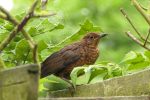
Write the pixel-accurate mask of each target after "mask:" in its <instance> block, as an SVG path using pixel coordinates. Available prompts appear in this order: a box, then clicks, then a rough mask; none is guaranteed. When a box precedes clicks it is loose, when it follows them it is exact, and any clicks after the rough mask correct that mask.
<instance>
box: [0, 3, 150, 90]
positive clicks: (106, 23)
mask: <svg viewBox="0 0 150 100" xmlns="http://www.w3.org/2000/svg"><path fill="white" fill-rule="evenodd" d="M13 2H14V6H13V8H12V9H11V11H10V13H11V14H12V15H13V16H14V17H15V18H17V20H19V21H20V20H21V19H22V18H23V17H24V15H25V13H26V11H27V10H28V8H29V7H30V5H31V3H32V2H33V0H13ZM139 2H140V3H141V4H142V5H144V6H145V7H147V6H148V0H139ZM121 7H124V8H125V9H126V11H127V12H128V15H129V16H130V18H131V19H132V20H133V22H134V24H135V25H136V26H137V29H139V30H140V32H141V33H143V34H142V35H146V33H148V32H147V30H148V29H149V26H148V25H147V23H146V21H145V20H144V19H143V18H142V16H141V15H140V14H138V12H137V10H136V9H135V8H134V7H133V6H132V3H131V1H130V0H105V1H103V0H65V1H64V0H49V2H48V4H47V9H46V10H44V11H42V10H41V9H40V5H39V6H38V7H37V8H36V13H39V14H45V13H54V12H55V13H57V14H56V15H55V16H51V17H47V18H36V19H31V20H30V21H29V22H28V24H27V25H26V26H25V28H24V29H25V30H26V31H27V32H28V33H29V34H30V35H31V36H32V37H33V39H34V40H35V41H36V42H37V43H38V52H39V58H40V61H41V62H42V61H43V60H44V59H45V58H46V57H47V56H49V55H50V54H51V53H53V52H54V51H57V50H59V49H60V48H62V47H63V46H64V45H67V44H70V43H72V42H74V41H78V40H79V39H80V38H81V37H82V36H83V35H84V34H85V33H86V32H88V31H102V30H103V32H105V33H108V34H109V36H108V37H107V38H105V39H103V40H102V41H101V43H100V45H99V48H100V52H101V54H100V57H99V59H98V60H97V62H96V64H95V65H93V66H90V67H89V68H82V67H81V68H79V69H75V71H74V72H72V75H71V77H72V80H73V82H74V83H77V84H87V83H95V82H97V79H99V81H101V80H103V79H107V78H111V77H114V76H120V75H125V74H126V73H131V72H133V71H134V69H136V70H139V69H144V68H146V67H147V66H149V64H150V60H149V58H150V53H149V52H148V51H145V50H144V49H143V48H141V47H140V46H139V45H137V44H136V43H134V42H133V41H132V40H131V39H130V38H128V37H127V36H126V35H125V34H124V33H125V31H127V30H131V32H133V33H134V30H133V29H132V28H131V26H130V24H128V23H127V21H126V20H125V19H124V17H123V15H122V14H121V13H120V11H119V10H120V8H121ZM13 28H14V26H13V25H12V24H11V23H9V22H8V21H4V20H2V19H0V42H2V41H3V39H4V38H5V37H6V36H8V34H9V32H10V31H12V29H13ZM76 33H78V34H79V35H76ZM144 33H145V34H144ZM22 38H23V36H22V34H20V35H17V36H16V38H15V39H13V41H12V42H11V43H10V44H9V45H8V47H7V48H6V49H5V50H4V51H3V53H2V59H3V60H4V62H5V64H6V66H7V67H12V66H16V65H21V64H26V63H32V52H31V50H30V48H29V45H28V43H27V41H26V40H25V39H22ZM66 38H67V39H66ZM133 51H136V52H133ZM138 51H142V53H139V52H138ZM125 54H126V55H125ZM106 61H107V62H106ZM112 62H113V63H112ZM116 63H118V64H116ZM120 66H122V67H120ZM124 66H128V67H124ZM79 71H80V72H84V71H85V72H84V73H85V74H84V75H83V76H82V77H80V78H79V79H77V77H78V75H77V74H78V72H79ZM90 71H92V73H88V72H90ZM127 71H128V72H127ZM93 73H94V74H93ZM98 75H99V76H98ZM95 76H97V77H95ZM85 77H86V78H85ZM50 78H52V79H53V83H55V84H53V85H52V84H50V83H52V81H50V80H42V82H41V83H43V82H45V81H46V82H47V81H49V82H50V83H48V82H47V83H46V87H47V88H49V90H51V89H52V90H53V89H54V88H55V89H54V90H57V87H58V86H57V87H56V86H54V85H57V84H56V82H54V81H57V80H59V79H57V78H56V77H53V76H50ZM81 79H85V80H83V81H82V82H81V81H79V82H78V80H81ZM60 87H62V84H61V85H60ZM64 87H65V86H64ZM64 87H62V88H64ZM40 89H43V87H42V86H41V87H40ZM59 89H60V88H59Z"/></svg>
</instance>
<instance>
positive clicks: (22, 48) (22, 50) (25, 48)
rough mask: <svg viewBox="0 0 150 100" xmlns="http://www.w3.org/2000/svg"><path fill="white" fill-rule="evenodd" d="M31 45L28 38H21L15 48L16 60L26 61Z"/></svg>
mask: <svg viewBox="0 0 150 100" xmlns="http://www.w3.org/2000/svg"><path fill="white" fill-rule="evenodd" d="M29 50H30V47H29V44H28V42H27V41H26V40H24V39H22V40H20V41H19V42H18V43H17V45H16V48H15V54H16V60H17V61H24V60H25V58H26V56H27V53H28V52H29Z"/></svg>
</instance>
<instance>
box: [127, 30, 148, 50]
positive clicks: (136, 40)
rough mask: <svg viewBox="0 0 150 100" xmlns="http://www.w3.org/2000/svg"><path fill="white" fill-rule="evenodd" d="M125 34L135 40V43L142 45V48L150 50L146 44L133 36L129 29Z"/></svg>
mask: <svg viewBox="0 0 150 100" xmlns="http://www.w3.org/2000/svg"><path fill="white" fill-rule="evenodd" d="M126 34H127V35H128V37H130V38H131V39H132V40H133V41H134V42H136V43H137V44H139V45H140V46H142V47H143V48H145V49H147V50H150V48H148V47H147V46H144V45H143V43H142V42H141V41H140V40H138V39H137V38H136V37H134V35H132V34H131V33H130V32H129V31H128V32H126Z"/></svg>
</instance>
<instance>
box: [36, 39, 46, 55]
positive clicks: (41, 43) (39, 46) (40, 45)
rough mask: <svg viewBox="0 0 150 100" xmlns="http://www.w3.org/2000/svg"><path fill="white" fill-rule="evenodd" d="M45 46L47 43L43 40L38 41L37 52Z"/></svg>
mask: <svg viewBox="0 0 150 100" xmlns="http://www.w3.org/2000/svg"><path fill="white" fill-rule="evenodd" d="M46 48H47V44H46V43H45V42H44V41H43V40H41V41H39V42H38V52H41V51H42V50H44V49H46Z"/></svg>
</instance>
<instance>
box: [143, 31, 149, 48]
mask: <svg viewBox="0 0 150 100" xmlns="http://www.w3.org/2000/svg"><path fill="white" fill-rule="evenodd" d="M149 35H150V29H149V32H148V34H147V37H146V39H145V42H144V46H145V45H146V43H147V41H148V38H149Z"/></svg>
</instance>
